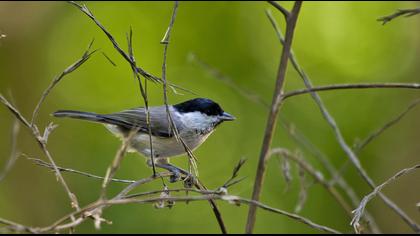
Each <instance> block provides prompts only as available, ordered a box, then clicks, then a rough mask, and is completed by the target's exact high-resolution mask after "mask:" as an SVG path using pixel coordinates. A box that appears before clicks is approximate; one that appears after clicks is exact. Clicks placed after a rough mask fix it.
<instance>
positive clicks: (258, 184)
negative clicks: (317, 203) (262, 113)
mask: <svg viewBox="0 0 420 236" xmlns="http://www.w3.org/2000/svg"><path fill="white" fill-rule="evenodd" d="M301 6H302V2H301V1H296V2H295V4H294V6H293V9H292V12H291V15H290V17H289V19H288V21H287V25H286V40H285V44H284V47H283V51H282V54H281V59H280V64H279V68H278V74H277V80H276V86H275V90H274V93H273V99H272V103H271V108H270V114H269V116H268V120H267V126H266V128H265V132H264V140H263V145H262V147H261V153H260V157H259V162H258V167H257V174H256V177H255V183H254V189H253V193H252V200H254V201H258V200H259V198H260V194H261V190H262V186H263V180H264V175H265V170H266V160H267V158H268V152H269V150H270V145H271V141H272V138H273V135H274V130H275V127H276V123H277V117H278V113H279V111H280V106H281V104H282V103H283V96H282V94H283V84H284V80H285V75H286V69H287V63H288V60H289V55H290V48H291V45H292V40H293V34H294V30H295V26H296V22H297V18H298V15H299V11H300V8H301ZM256 210H257V208H256V206H255V205H251V206H250V208H249V212H248V220H247V224H246V233H252V231H253V229H254V225H255V220H256V213H257V212H256Z"/></svg>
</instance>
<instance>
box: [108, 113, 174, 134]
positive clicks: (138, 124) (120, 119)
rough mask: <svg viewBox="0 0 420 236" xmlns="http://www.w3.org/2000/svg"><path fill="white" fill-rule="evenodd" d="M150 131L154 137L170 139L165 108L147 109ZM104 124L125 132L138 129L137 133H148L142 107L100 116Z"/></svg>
mask: <svg viewBox="0 0 420 236" xmlns="http://www.w3.org/2000/svg"><path fill="white" fill-rule="evenodd" d="M149 114H150V123H151V131H152V134H153V135H154V136H159V137H172V136H173V134H172V132H171V130H170V129H169V125H168V118H167V114H166V108H165V106H159V107H151V108H149ZM101 116H102V117H103V118H104V119H106V121H105V123H109V124H114V125H118V126H120V127H122V128H125V129H127V130H131V129H134V128H138V129H139V132H143V133H149V132H148V127H147V118H146V110H145V109H144V108H143V107H138V108H133V109H129V110H124V111H121V112H117V113H112V114H106V115H101Z"/></svg>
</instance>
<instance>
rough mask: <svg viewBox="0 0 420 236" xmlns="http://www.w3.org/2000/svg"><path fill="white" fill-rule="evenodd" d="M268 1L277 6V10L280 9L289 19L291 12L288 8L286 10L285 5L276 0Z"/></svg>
mask: <svg viewBox="0 0 420 236" xmlns="http://www.w3.org/2000/svg"><path fill="white" fill-rule="evenodd" d="M268 3H270V4H271V5H272V6H273V7H275V8H277V10H279V11H280V12H281V14H283V16H284V18H285V19H286V21H287V20H288V19H289V17H290V12H289V11H288V10H286V9H285V8H284V7H282V6H281V5H280V4H278V3H277V2H275V1H268Z"/></svg>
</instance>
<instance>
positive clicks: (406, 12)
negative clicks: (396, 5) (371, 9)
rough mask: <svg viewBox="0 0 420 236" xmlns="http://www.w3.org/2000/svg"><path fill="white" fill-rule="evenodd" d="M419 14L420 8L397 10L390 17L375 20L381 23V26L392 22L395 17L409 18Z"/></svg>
mask: <svg viewBox="0 0 420 236" xmlns="http://www.w3.org/2000/svg"><path fill="white" fill-rule="evenodd" d="M419 13H420V8H414V9H399V10H397V11H396V12H395V13H393V14H391V15H387V16H383V17H380V18H379V19H377V21H381V22H382V25H385V24H386V23H388V22H390V21H392V20H393V19H395V18H397V17H400V16H405V17H410V16H414V15H417V14H419Z"/></svg>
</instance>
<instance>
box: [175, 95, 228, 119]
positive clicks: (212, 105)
mask: <svg viewBox="0 0 420 236" xmlns="http://www.w3.org/2000/svg"><path fill="white" fill-rule="evenodd" d="M173 107H174V108H175V109H176V110H177V111H178V112H183V113H187V112H195V111H199V112H201V113H204V114H206V115H208V116H220V115H223V113H224V111H223V109H222V108H221V107H220V106H219V104H217V103H216V102H213V101H212V100H210V99H208V98H195V99H191V100H188V101H185V102H182V103H179V104H176V105H174V106H173Z"/></svg>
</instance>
